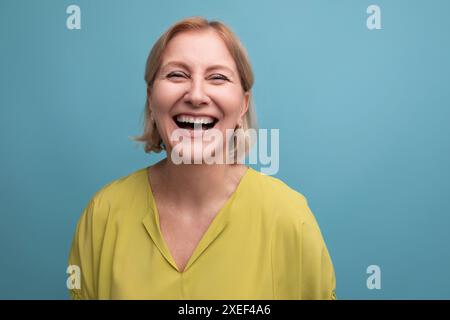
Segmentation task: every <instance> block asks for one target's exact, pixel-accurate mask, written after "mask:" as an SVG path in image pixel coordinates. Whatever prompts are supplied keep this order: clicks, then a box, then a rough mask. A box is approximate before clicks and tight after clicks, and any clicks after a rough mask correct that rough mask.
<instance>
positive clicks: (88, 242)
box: [68, 193, 106, 300]
mask: <svg viewBox="0 0 450 320" xmlns="http://www.w3.org/2000/svg"><path fill="white" fill-rule="evenodd" d="M103 207H104V206H102V205H101V200H100V199H99V196H98V193H97V194H96V195H95V196H94V197H93V198H92V199H91V200H90V201H89V203H88V205H87V206H86V207H85V209H84V210H83V212H82V214H81V216H80V218H79V220H78V223H77V226H76V229H75V234H74V236H73V240H72V245H71V248H70V253H69V261H68V264H69V267H71V270H75V271H79V274H77V275H75V274H74V276H80V279H79V281H78V285H72V286H70V287H69V285H68V289H69V294H70V297H71V299H73V300H84V299H97V296H98V294H97V286H96V284H97V279H98V274H97V271H98V264H99V257H100V249H101V247H100V244H101V242H102V237H103V234H104V225H105V223H104V221H101V220H103V219H104V216H105V213H106V212H105V208H103ZM69 270H70V269H69ZM75 283H77V281H74V282H73V284H75Z"/></svg>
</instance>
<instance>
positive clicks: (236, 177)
mask: <svg viewBox="0 0 450 320" xmlns="http://www.w3.org/2000/svg"><path fill="white" fill-rule="evenodd" d="M157 165H159V166H160V170H159V171H160V173H161V175H160V176H161V180H162V184H163V185H164V190H165V191H166V192H167V193H166V194H170V197H171V199H172V200H173V201H175V202H176V203H177V204H178V205H180V206H194V207H195V206H202V204H205V203H207V202H208V201H211V199H220V198H223V197H226V198H228V197H229V196H231V194H232V193H233V192H234V191H235V189H236V188H237V186H238V184H239V182H240V179H241V178H242V175H243V174H244V173H245V170H246V166H245V165H243V164H228V165H227V164H181V165H176V164H174V163H173V162H171V161H170V157H168V158H165V159H164V160H162V161H160V162H159V163H158V164H157Z"/></svg>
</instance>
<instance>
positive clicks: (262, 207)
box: [69, 167, 336, 299]
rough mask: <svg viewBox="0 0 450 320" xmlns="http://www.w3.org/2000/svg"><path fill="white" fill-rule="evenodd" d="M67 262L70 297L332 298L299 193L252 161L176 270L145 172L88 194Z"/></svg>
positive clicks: (327, 266) (323, 256) (320, 244)
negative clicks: (75, 271)
mask: <svg viewBox="0 0 450 320" xmlns="http://www.w3.org/2000/svg"><path fill="white" fill-rule="evenodd" d="M180 232H183V231H182V230H180ZM69 265H76V266H79V271H80V274H81V279H80V282H79V283H80V288H79V289H71V290H70V294H71V297H72V298H73V299H336V293H335V287H336V279H335V273H334V269H333V264H332V261H331V258H330V255H329V253H328V250H327V247H326V245H325V242H324V240H323V237H322V234H321V231H320V229H319V226H318V224H317V222H316V219H315V217H314V215H313V214H312V212H311V210H310V209H309V207H308V203H307V200H306V198H305V197H304V196H303V195H302V194H300V193H299V192H297V191H295V190H293V189H291V188H290V187H288V186H287V185H286V184H285V183H283V182H282V181H281V180H279V179H277V178H274V177H271V176H266V175H264V174H262V173H260V172H258V171H256V170H255V169H253V168H250V167H249V168H248V169H247V171H246V172H245V174H244V176H243V177H242V178H241V181H240V182H239V185H238V187H237V188H236V190H235V191H234V193H233V194H232V195H231V197H230V198H229V199H228V200H227V202H226V203H225V205H224V206H223V207H222V209H221V210H220V211H219V212H218V213H217V215H216V216H215V218H214V220H213V221H212V222H211V224H210V225H209V227H208V229H207V231H206V232H205V233H204V234H203V237H202V238H201V240H200V242H199V243H198V244H197V247H196V248H195V250H194V252H193V254H192V256H191V257H190V259H189V261H188V263H187V265H186V267H185V268H184V270H183V271H182V272H180V271H179V270H178V268H177V266H176V264H175V262H174V259H173V258H172V256H171V254H170V251H169V250H168V247H167V245H166V243H165V241H164V238H163V236H162V233H161V229H160V225H159V219H158V211H157V207H156V205H155V200H154V198H153V195H152V190H151V187H150V184H149V181H148V177H147V168H142V169H139V170H137V171H135V172H133V173H131V174H129V175H127V176H125V177H122V178H120V179H117V180H114V181H113V182H111V183H109V184H107V185H105V186H104V187H103V188H101V189H100V190H99V191H98V192H97V193H96V194H95V195H94V196H93V197H92V199H91V200H90V202H89V204H88V205H87V206H86V208H85V209H84V211H83V213H82V215H81V217H80V219H79V221H78V225H77V228H76V231H75V235H74V238H73V241H72V247H71V250H70V256H69ZM74 283H76V281H75V282H74Z"/></svg>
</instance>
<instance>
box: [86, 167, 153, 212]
mask: <svg viewBox="0 0 450 320" xmlns="http://www.w3.org/2000/svg"><path fill="white" fill-rule="evenodd" d="M146 177H147V176H146V168H141V169H138V170H135V171H133V172H131V173H129V174H127V175H124V176H121V177H119V178H116V179H114V180H111V181H110V182H108V183H106V184H104V185H103V186H102V187H100V188H99V189H97V191H95V192H94V194H93V195H92V196H91V198H90V199H89V201H88V204H87V206H86V208H85V210H84V211H85V214H87V215H90V216H92V217H91V218H95V220H99V221H104V220H107V218H108V217H109V216H110V214H111V212H127V210H120V208H122V207H128V206H129V205H130V201H139V199H141V200H142V201H145V195H144V193H145V187H146V185H145V183H146V180H145V179H146ZM140 195H141V196H140ZM94 216H95V217H94Z"/></svg>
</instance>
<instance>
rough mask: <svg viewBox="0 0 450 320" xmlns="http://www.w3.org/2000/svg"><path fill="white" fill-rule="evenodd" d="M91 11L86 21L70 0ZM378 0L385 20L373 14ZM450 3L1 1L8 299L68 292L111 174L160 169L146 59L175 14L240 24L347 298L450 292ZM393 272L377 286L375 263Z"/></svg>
mask: <svg viewBox="0 0 450 320" xmlns="http://www.w3.org/2000/svg"><path fill="white" fill-rule="evenodd" d="M70 4H76V5H78V6H80V8H81V30H68V29H67V28H66V19H67V17H68V14H66V8H67V6H68V5H70ZM371 4H376V5H379V6H380V8H381V23H382V29H381V30H368V28H367V27H366V19H367V17H368V14H367V13H366V9H367V7H368V6H369V5H371ZM449 12H450V2H448V1H444V0H442V1H437V0H436V1H423V0H422V1H406V0H403V1H400V0H396V1H374V2H373V1H364V0H360V1H357V0H354V1H348V0H346V1H344V0H341V1H331V0H330V1H324V0H322V1H317V0H311V1H276V2H275V1H245V2H244V1H239V0H234V1H166V0H165V1H137V0H133V1H100V0H96V1H82V0H76V1H56V0H53V1H49V0H47V1H17V0H14V1H12V0H8V1H5V0H1V2H0V39H1V44H0V46H1V51H0V70H1V72H0V85H1V86H0V88H1V95H0V115H1V117H0V130H1V135H0V150H1V158H0V179H1V180H0V197H1V198H0V200H1V209H0V210H1V226H0V255H1V258H0V259H1V260H0V298H3V299H20V298H23V299H50V298H54V299H66V298H67V297H68V295H67V289H66V276H67V275H66V273H65V272H66V263H67V256H68V250H69V247H70V243H71V240H72V236H73V232H74V228H75V225H76V222H77V220H78V218H79V215H80V214H81V211H82V209H83V208H84V207H85V206H86V204H87V202H88V200H89V199H90V197H91V196H92V195H93V193H94V192H95V191H96V190H98V189H99V188H100V187H101V186H103V185H104V184H106V183H107V182H110V181H111V180H114V179H117V178H119V177H121V176H123V175H127V174H129V173H131V172H133V171H135V170H137V169H140V168H142V167H144V166H148V165H150V164H152V163H154V162H156V161H157V160H158V159H160V158H161V155H148V154H145V153H144V152H143V150H142V148H141V147H140V146H137V145H136V144H135V143H133V142H131V141H130V140H129V139H128V137H129V136H132V135H137V134H139V133H140V132H141V120H142V116H143V113H142V112H143V108H144V102H145V82H144V80H143V75H144V67H145V60H146V58H147V55H148V53H149V50H150V48H151V46H152V45H153V43H154V41H155V40H156V39H157V37H158V36H159V35H160V34H161V33H162V32H163V31H165V30H166V29H167V28H168V27H169V26H170V25H171V24H172V23H174V22H175V21H177V20H179V19H182V18H184V17H187V16H192V15H203V16H205V17H206V18H208V19H219V20H222V21H224V22H225V23H227V24H229V25H230V26H231V28H232V29H233V30H234V31H235V32H236V33H237V35H238V36H239V37H240V38H241V40H242V42H243V43H244V45H245V46H246V47H247V50H248V52H249V55H250V59H251V61H252V64H253V67H254V72H255V76H256V83H255V87H254V96H255V103H256V110H257V114H258V120H259V124H260V127H262V128H280V171H279V172H278V174H277V175H276V177H278V178H281V179H282V180H283V181H285V182H286V183H287V184H288V185H290V186H291V187H292V188H294V189H296V190H298V191H299V192H301V193H302V194H304V195H305V196H306V197H307V199H308V201H309V205H310V207H311V209H312V211H313V213H314V214H315V216H316V218H317V220H318V222H319V225H320V227H321V230H322V233H323V235H324V238H325V241H326V243H327V246H328V249H329V251H330V254H331V256H332V259H333V263H334V266H335V272H336V276H337V295H338V298H340V299H382V298H383V299H419V298H423V299H432V298H436V299H444V298H445V299H448V298H450V276H449V270H450V250H449V248H448V244H449V243H450V233H449V227H450V215H449V213H450V197H449V191H450V168H449V163H450V159H449V158H450V141H449V140H450V126H449V124H448V122H449V119H450V111H449V107H450V90H449V89H450V88H449V83H450V79H449V77H450V59H449V57H450V52H449V51H450V45H449V44H450V40H449V39H450V37H449V31H450V20H449V19H448V13H449ZM372 264H375V265H379V266H380V268H381V273H382V277H381V286H382V288H381V290H369V289H368V288H367V286H366V279H367V277H368V274H366V268H367V267H368V266H369V265H372Z"/></svg>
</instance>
